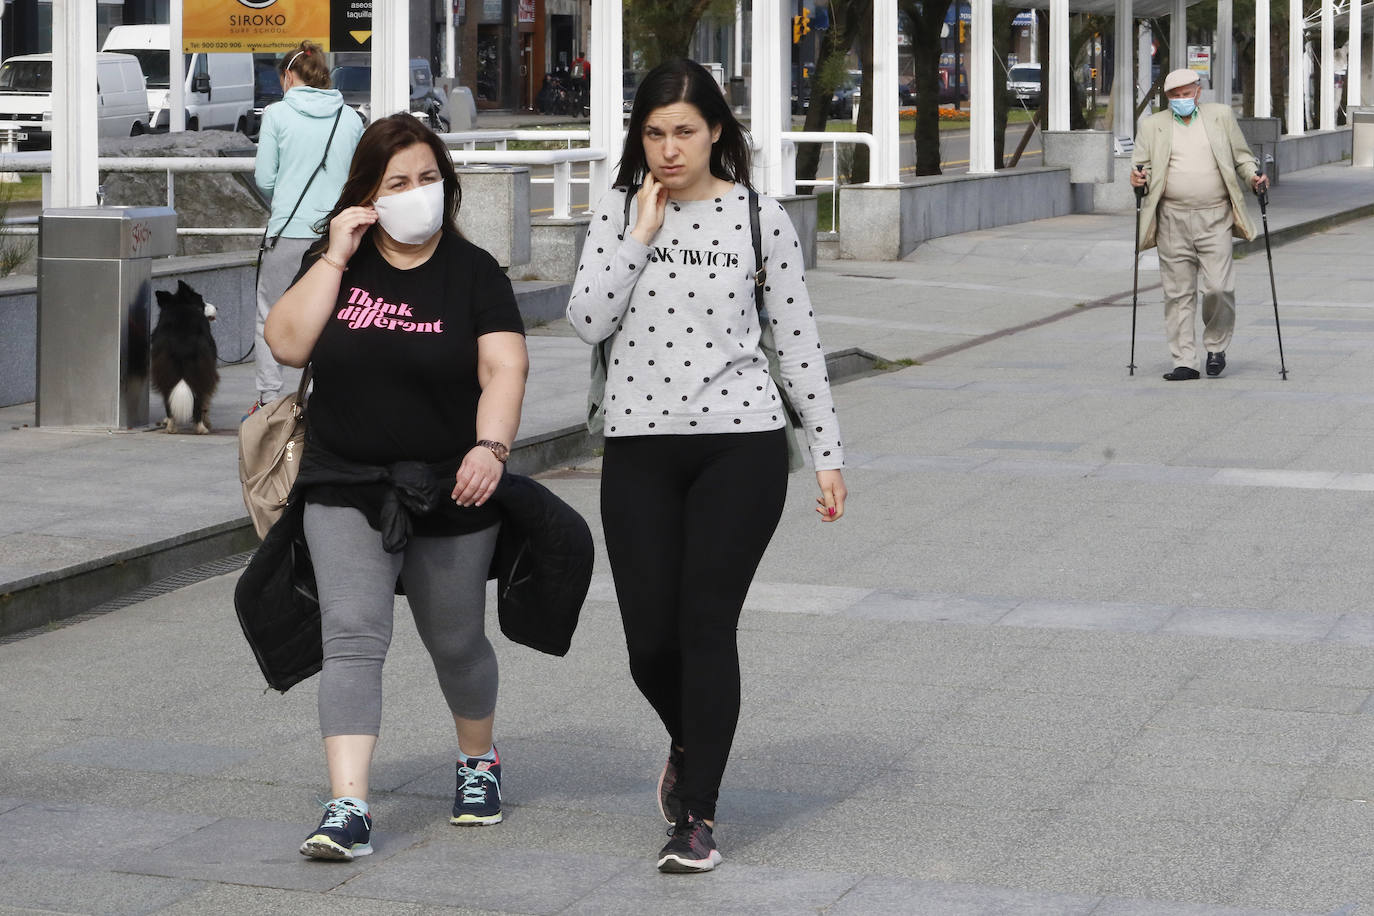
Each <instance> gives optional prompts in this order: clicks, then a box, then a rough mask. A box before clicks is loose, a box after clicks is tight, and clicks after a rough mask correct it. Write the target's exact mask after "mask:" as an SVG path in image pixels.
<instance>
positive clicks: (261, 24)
mask: <svg viewBox="0 0 1374 916" xmlns="http://www.w3.org/2000/svg"><path fill="white" fill-rule="evenodd" d="M181 15H182V24H181V37H182V47H183V50H184V51H186V52H187V53H188V54H189V53H192V52H195V51H207V52H215V51H253V52H259V53H277V54H280V53H282V52H285V51H289V50H291V49H292V48H294V47H296V46H297V45H298V44H300V42H301V41H302V40H309V41H314V42H318V43H319V44H320V45H321V46H322V47H323V48H324V49H325V50H326V51H328V50H329V0H184V2H183V6H182V14H181Z"/></svg>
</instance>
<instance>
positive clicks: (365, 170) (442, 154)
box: [315, 112, 463, 251]
mask: <svg viewBox="0 0 1374 916" xmlns="http://www.w3.org/2000/svg"><path fill="white" fill-rule="evenodd" d="M417 143H423V144H425V145H426V146H428V147H429V148H430V150H432V151H433V153H434V161H435V162H436V163H438V165H439V174H440V175H442V176H443V182H444V222H443V228H444V231H446V232H452V233H453V234H454V235H458V236H461V235H462V233H460V232H459V231H458V223H457V217H458V208H459V207H460V206H462V204H463V189H462V187H460V186H459V184H458V173H457V172H456V171H454V169H453V160H452V159H450V158H449V155H448V147H446V146H444V141H443V140H440V139H439V135H438V134H436V133H435V132H434V131H432V130H430V129H429V128H428V127H426V126H425V125H424V124H423V123H421V122H420V119H419V118H416V117H415V116H414V115H411V114H407V113H405V112H402V113H400V114H394V115H390V116H389V117H385V118H379V119H378V120H376V121H373V122H372V123H371V124H369V125H368V126H367V130H365V131H363V135H362V138H361V139H359V140H358V148H357V149H355V150H354V151H353V162H352V163H351V164H350V165H349V167H348V179H347V180H346V181H345V182H344V186H343V188H342V189H341V190H340V191H339V201H338V203H336V204H335V205H334V209H333V210H331V211H329V214H328V215H327V216H325V218H324V219H323V220H321V221H320V222H318V223H316V224H315V231H316V232H318V233H320V235H321V239H320V241H322V242H323V243H324V247H320V248H319V250H320V251H324V250H325V248H326V247H328V244H329V221H330V220H332V219H333V218H334V217H336V216H338V215H339V214H340V213H342V212H343V211H344V210H347V209H348V208H349V207H366V206H368V205H369V204H371V203H372V201H373V200H375V199H376V197H377V192H378V191H379V190H380V189H381V187H382V179H383V178H385V177H386V167H387V165H389V164H390V163H391V157H392V156H394V155H396V154H397V153H399V152H400V151H401V150H403V149H406V148H408V147H411V146H414V145H415V144H417ZM375 228H376V226H375V225H374V226H373V229H375ZM368 231H369V232H371V231H373V230H372V229H369V230H368Z"/></svg>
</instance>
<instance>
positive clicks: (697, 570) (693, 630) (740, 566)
mask: <svg viewBox="0 0 1374 916" xmlns="http://www.w3.org/2000/svg"><path fill="white" fill-rule="evenodd" d="M749 187H750V186H749V145H748V141H747V139H746V137H745V134H744V131H743V128H741V126H740V124H739V122H737V121H736V120H735V118H734V115H733V114H732V113H731V111H730V108H729V106H728V105H727V104H726V102H725V99H724V97H723V96H722V95H721V92H720V89H719V87H718V86H717V85H716V83H715V82H714V80H713V79H712V78H711V76H710V74H708V73H707V72H706V70H705V69H703V68H702V67H701V66H700V65H698V64H696V63H694V62H692V61H688V60H676V61H669V62H667V63H665V64H662V65H661V66H659V67H658V68H656V69H655V70H653V71H652V72H650V73H649V74H648V75H647V76H646V77H645V79H644V82H643V83H642V84H641V85H640V88H639V91H638V92H637V93H636V95H635V102H634V107H633V110H632V113H631V115H630V124H629V131H628V135H627V138H626V141H625V151H624V155H623V157H622V159H621V162H620V171H619V174H618V175H617V177H616V181H615V187H614V188H612V189H611V191H610V192H608V193H607V194H606V196H605V197H604V198H603V199H602V201H601V203H600V204H599V206H598V208H597V211H596V213H595V214H594V215H593V218H592V225H591V229H590V230H589V232H588V234H587V239H586V243H585V245H584V247H583V251H582V263H581V264H580V265H579V266H578V273H577V279H576V281H575V283H574V290H573V295H572V297H571V299H570V301H569V302H568V312H567V314H568V320H569V322H570V323H571V324H572V327H573V329H574V330H575V331H576V332H577V334H578V336H579V337H581V338H582V339H583V340H585V341H586V342H588V343H590V344H593V345H596V346H600V347H602V348H603V350H602V352H603V353H604V354H605V357H606V359H605V363H606V391H605V398H604V402H603V405H604V429H605V433H606V451H605V457H604V461H603V466H602V485H601V515H602V522H603V527H604V529H605V533H606V548H607V553H608V555H609V558H610V563H611V571H612V574H613V576H614V578H615V586H616V595H617V597H618V599H619V603H620V613H621V618H622V620H623V622H624V625H625V640H626V644H627V646H628V648H629V655H630V671H631V675H632V676H633V677H634V680H635V684H636V685H637V686H638V687H639V689H640V691H641V692H642V693H643V694H644V696H645V698H646V699H647V700H648V701H649V703H650V704H651V705H652V706H653V708H654V710H655V712H657V713H658V715H659V718H660V719H662V720H663V724H664V726H665V727H666V728H667V731H668V735H669V738H670V747H669V753H668V762H667V764H666V766H665V767H664V769H663V774H662V776H661V777H660V780H659V810H660V812H661V813H662V814H663V815H664V817H665V819H667V820H668V822H669V823H671V824H673V827H672V829H670V831H669V835H670V840H669V842H668V844H667V845H666V846H665V847H664V848H663V850H662V851H661V852H660V853H659V859H658V867H659V869H660V870H662V871H678V872H682V871H689V872H694V871H708V870H710V869H711V868H714V867H715V865H716V864H717V863H718V862H719V861H720V858H721V857H720V852H719V851H718V849H717V847H716V843H715V840H714V837H713V835H712V828H713V826H714V822H715V815H716V798H717V795H718V793H719V790H720V782H721V778H722V775H723V774H724V771H725V765H726V761H727V759H728V758H729V754H730V746H731V743H732V742H733V740H734V732H735V725H736V722H737V720H738V717H739V704H740V676H739V652H738V648H737V646H736V642H735V630H736V626H737V624H738V621H739V615H740V610H741V608H742V607H743V604H744V598H745V595H746V593H747V592H748V590H749V584H750V582H751V581H752V579H753V576H754V571H755V569H757V567H758V563H759V561H760V559H762V557H763V553H764V551H765V550H766V549H767V547H768V542H769V540H770V539H771V538H772V536H773V530H774V529H775V528H776V527H777V523H778V519H779V518H780V517H781V514H782V508H783V503H784V500H785V497H786V493H787V466H788V454H787V438H786V437H787V436H790V435H792V433H791V431H790V430H789V429H788V428H787V416H786V413H785V412H784V409H783V402H782V399H781V395H780V394H779V392H778V388H777V386H778V385H782V386H784V387H785V389H786V391H787V395H788V399H789V400H790V402H791V403H792V404H793V405H794V406H795V407H796V409H797V411H798V412H799V413H800V415H801V418H802V421H803V424H802V425H803V428H804V430H805V435H806V443H807V446H808V447H809V451H810V453H811V458H812V463H813V464H814V466H815V468H816V481H817V483H818V485H819V487H820V496H819V497H818V498H817V500H816V502H817V507H816V512H817V514H818V516H819V518H820V519H821V521H823V522H832V521H837V520H839V518H840V517H841V516H842V515H843V514H844V502H845V496H846V491H845V485H844V478H843V475H842V473H841V471H840V468H841V467H843V465H844V452H843V449H842V447H841V444H840V434H839V427H838V424H837V422H836V418H835V409H834V407H833V405H832V402H831V398H830V387H829V380H828V378H827V376H826V369H825V353H824V351H823V350H822V349H821V343H820V339H819V337H818V335H817V333H816V323H815V319H814V318H813V316H812V313H811V300H810V298H809V296H808V295H807V291H806V284H805V274H804V268H803V264H802V251H801V247H800V244H799V243H798V241H797V234H796V232H795V230H794V229H793V228H792V224H791V222H790V221H789V219H788V217H787V214H786V213H785V212H784V211H783V209H782V207H781V206H780V205H779V204H778V203H777V201H775V200H772V199H771V198H767V197H758V198H757V200H758V210H759V223H760V230H761V246H762V255H763V265H762V266H764V267H766V281H765V286H764V297H763V298H764V311H765V314H766V320H767V321H768V322H769V323H770V328H771V330H772V333H773V337H774V340H775V341H776V346H777V355H778V362H779V364H780V369H781V375H782V378H780V379H775V378H773V377H771V375H770V373H769V369H768V360H767V358H766V356H765V354H764V352H763V350H762V349H761V347H760V344H759V322H760V315H759V312H758V310H757V307H756V304H755V298H754V273H755V271H756V270H757V269H758V266H759V265H756V264H755V263H754V261H755V256H754V245H753V241H752V234H751V230H750V213H749V206H750V203H749V198H750V189H749ZM636 188H637V189H638V190H635V189H636ZM628 195H633V199H631V200H629V201H628V203H629V206H628V207H627V206H626V204H627V196H628Z"/></svg>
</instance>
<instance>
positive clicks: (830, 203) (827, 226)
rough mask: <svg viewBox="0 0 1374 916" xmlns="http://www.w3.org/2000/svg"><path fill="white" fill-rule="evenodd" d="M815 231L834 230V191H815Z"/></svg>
mask: <svg viewBox="0 0 1374 916" xmlns="http://www.w3.org/2000/svg"><path fill="white" fill-rule="evenodd" d="M816 231H817V232H834V231H835V192H834V191H818V192H816Z"/></svg>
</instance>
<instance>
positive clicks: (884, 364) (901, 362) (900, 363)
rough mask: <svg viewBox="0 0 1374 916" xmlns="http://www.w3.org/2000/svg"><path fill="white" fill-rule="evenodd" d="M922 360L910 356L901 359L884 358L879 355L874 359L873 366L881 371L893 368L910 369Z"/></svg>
mask: <svg viewBox="0 0 1374 916" xmlns="http://www.w3.org/2000/svg"><path fill="white" fill-rule="evenodd" d="M920 364H921V361H920V360H916V359H912V358H911V357H910V356H903V357H902V358H901V359H892V360H888V359H883V358H882V357H879V358H878V359H875V360H874V361H873V368H874V369H877V370H878V371H879V372H888V371H890V370H893V369H909V368H910V367H912V366H919V365H920Z"/></svg>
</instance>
